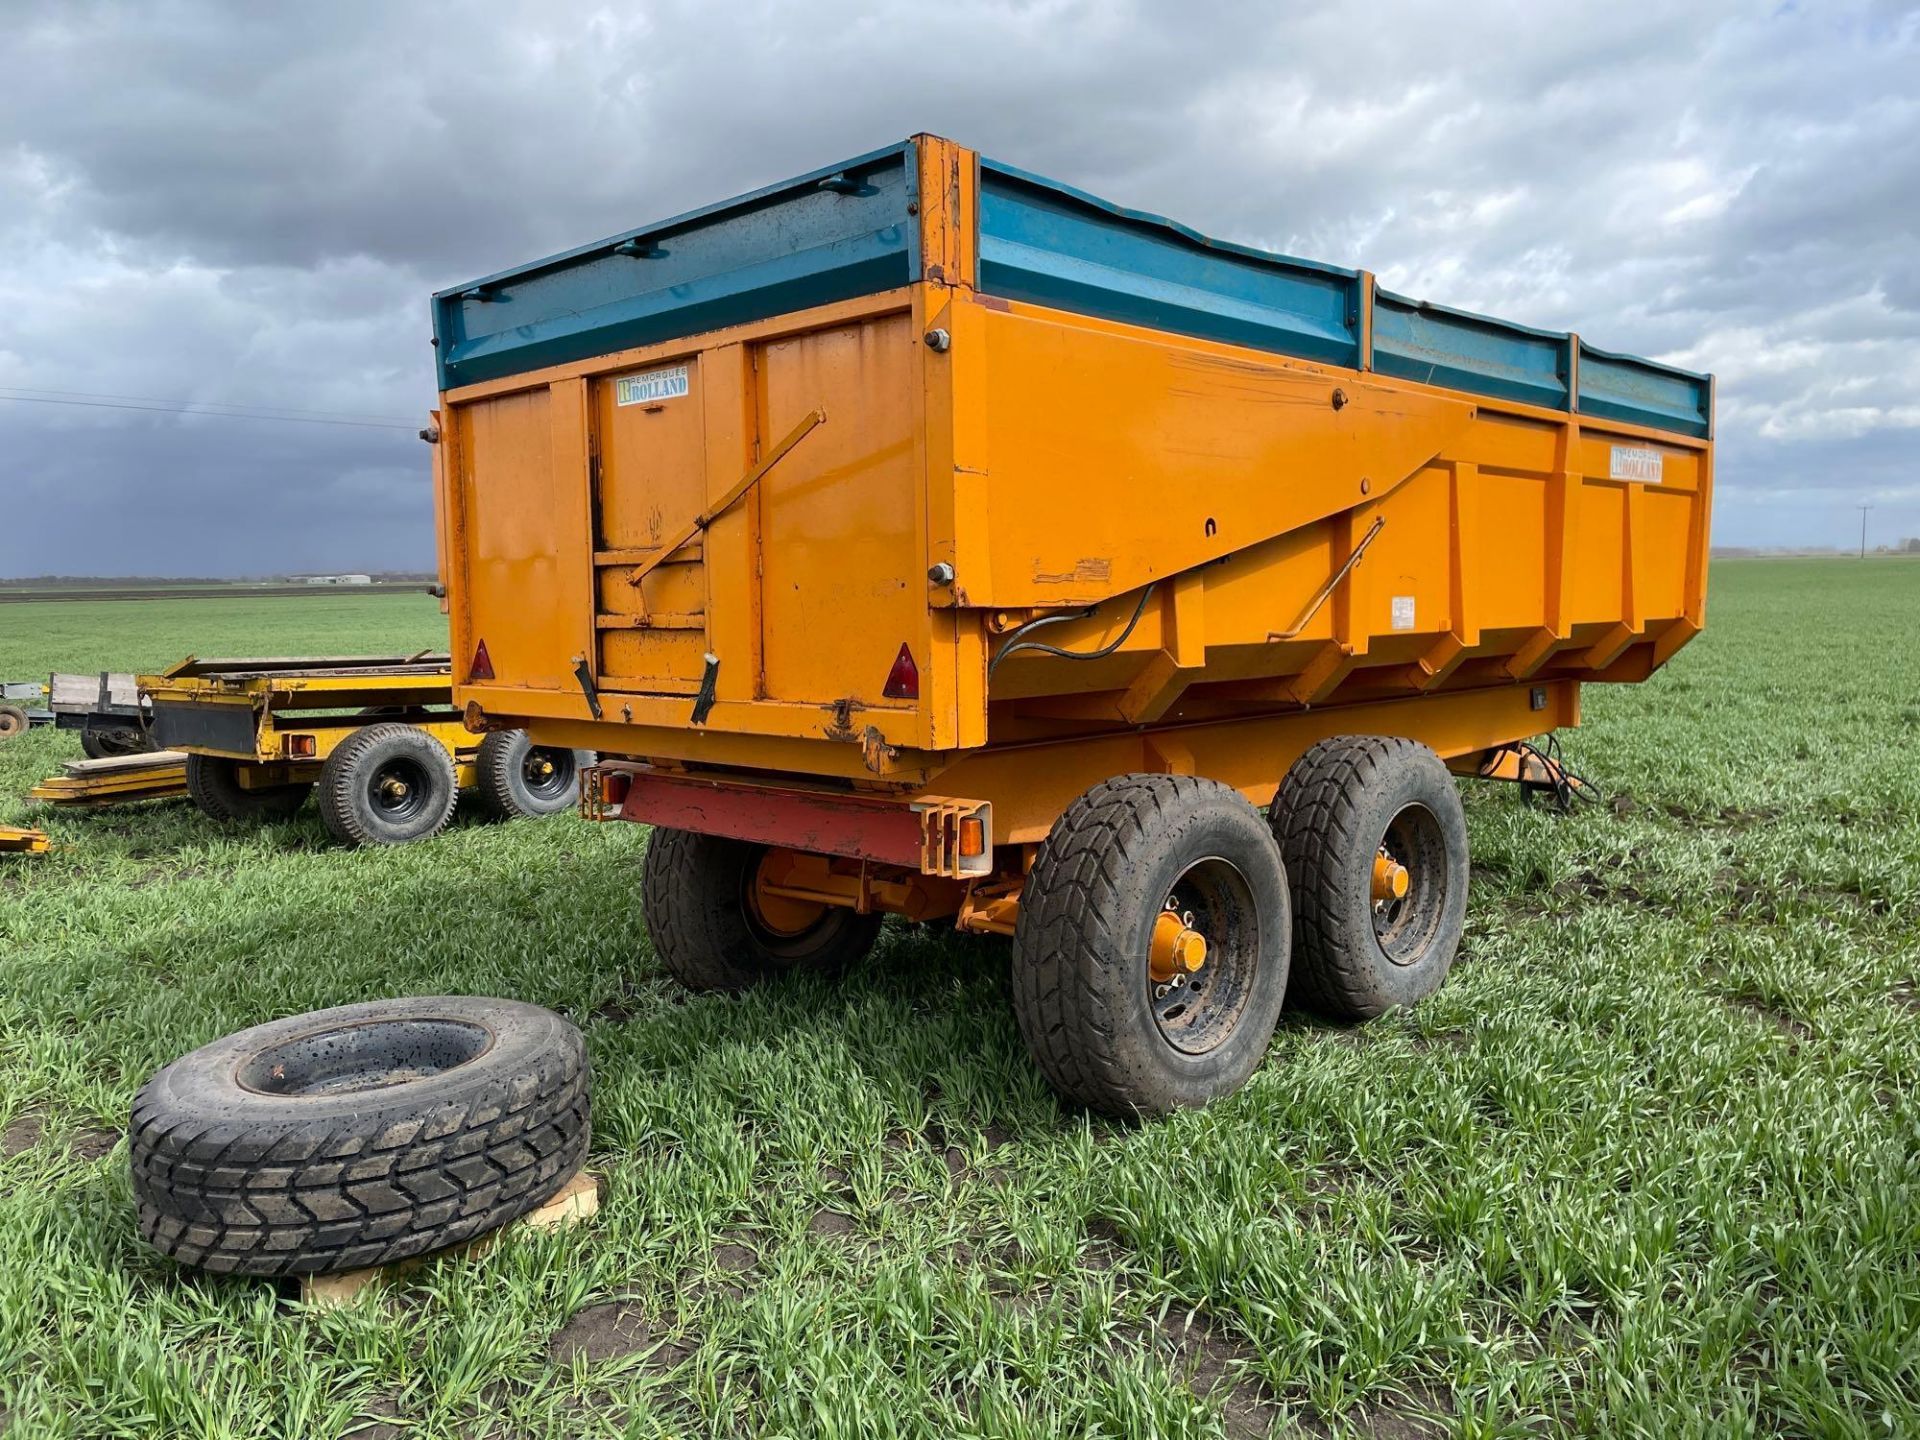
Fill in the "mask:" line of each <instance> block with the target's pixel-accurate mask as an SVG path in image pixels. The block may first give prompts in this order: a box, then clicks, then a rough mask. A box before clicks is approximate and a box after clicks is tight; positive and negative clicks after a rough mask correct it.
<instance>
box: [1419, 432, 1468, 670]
mask: <svg viewBox="0 0 1920 1440" xmlns="http://www.w3.org/2000/svg"><path fill="white" fill-rule="evenodd" d="M1448 471H1449V474H1448V480H1447V559H1448V566H1449V574H1448V577H1447V578H1448V606H1447V608H1448V622H1447V633H1446V634H1444V635H1442V636H1441V637H1440V638H1439V639H1438V640H1436V641H1434V643H1433V644H1432V645H1431V646H1429V647H1428V648H1427V653H1426V654H1424V655H1422V656H1421V657H1420V659H1419V661H1418V662H1417V663H1416V664H1415V666H1414V675H1413V680H1414V684H1415V686H1416V687H1417V688H1419V689H1421V690H1432V689H1434V688H1435V687H1436V686H1438V685H1440V684H1442V683H1443V682H1445V680H1446V679H1447V677H1448V676H1449V675H1451V674H1453V672H1454V671H1455V670H1456V669H1457V668H1458V667H1459V664H1460V662H1461V661H1462V660H1463V659H1465V658H1466V653H1467V651H1468V650H1470V649H1472V648H1473V647H1474V646H1475V645H1478V644H1479V643H1480V620H1479V606H1478V604H1477V598H1478V597H1476V596H1475V594H1474V593H1473V589H1472V586H1471V583H1470V581H1469V579H1468V577H1469V576H1470V575H1472V574H1474V573H1475V567H1476V565H1477V563H1478V554H1479V549H1478V544H1479V527H1478V526H1477V524H1476V523H1475V519H1474V517H1475V515H1476V513H1477V511H1476V508H1475V504H1474V502H1475V500H1476V499H1477V498H1478V491H1479V484H1480V467H1479V466H1478V465H1477V464H1475V463H1474V462H1473V461H1471V460H1455V461H1453V462H1452V463H1451V464H1450V465H1449V466H1448Z"/></svg>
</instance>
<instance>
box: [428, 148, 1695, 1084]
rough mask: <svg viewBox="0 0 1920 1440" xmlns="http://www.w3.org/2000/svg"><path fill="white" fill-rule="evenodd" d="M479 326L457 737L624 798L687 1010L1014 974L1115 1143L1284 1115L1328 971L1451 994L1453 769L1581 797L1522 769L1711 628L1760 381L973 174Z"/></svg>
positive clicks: (443, 455)
mask: <svg viewBox="0 0 1920 1440" xmlns="http://www.w3.org/2000/svg"><path fill="white" fill-rule="evenodd" d="M435 320H436V337H437V339H436V344H437V346H438V351H437V354H438V361H439V365H440V370H441V385H442V404H441V410H440V411H439V413H438V416H437V420H436V425H435V428H434V429H433V430H431V431H429V432H427V434H428V437H429V438H430V439H433V440H435V441H437V451H436V476H437V485H438V490H439V501H440V504H439V513H440V536H441V559H442V572H443V576H444V579H445V581H446V585H447V588H448V596H449V608H450V613H451V617H452V634H453V651H454V655H455V657H456V658H455V665H456V672H455V675H454V685H453V696H454V699H455V700H456V701H457V702H458V703H460V704H462V705H463V706H464V708H465V713H466V718H467V722H468V723H469V724H470V725H472V726H475V727H476V728H484V727H489V726H495V725H498V726H528V727H531V728H532V729H533V732H534V734H535V736H536V738H537V739H538V740H539V741H541V742H542V743H543V744H549V745H562V746H575V747H583V748H585V747H591V748H594V749H596V750H599V751H600V752H602V754H603V755H607V756H614V757H620V758H618V759H608V760H605V761H603V762H602V764H601V765H600V766H599V768H598V771H597V774H596V776H595V777H594V779H593V781H592V783H591V785H590V786H589V795H588V809H589V813H590V814H592V815H594V816H596V817H598V818H606V819H612V818H622V819H629V820H642V821H646V822H649V823H651V824H653V825H655V826H658V827H661V828H660V829H659V830H657V831H656V834H655V836H654V839H653V842H652V847H651V849H650V852H649V856H648V871H647V884H646V896H645V898H646V905H647V913H648V922H649V926H650V928H651V930H652V934H653V940H654V946H655V949H656V951H657V952H658V953H659V954H660V956H661V958H662V959H663V960H664V961H665V963H666V964H667V965H668V966H669V967H670V968H672V969H673V970H674V971H675V972H676V973H678V974H679V975H681V976H682V977H683V978H684V979H686V980H688V981H689V982H691V983H693V984H695V985H701V986H737V985H740V984H744V983H747V982H749V981H750V980H752V979H754V978H756V977H757V976H760V975H763V974H766V973H770V972H772V971H776V970H779V969H782V968H788V967H791V966H794V965H799V964H819V963H830V962H835V961H844V960H847V959H849V958H851V957H853V956H856V955H858V954H859V953H861V952H862V951H863V950H864V949H865V947H866V946H867V945H868V944H870V943H871V941H872V939H873V936H874V933H875V927H876V925H877V924H878V921H879V917H880V915H881V914H882V913H883V912H895V913H900V914H904V915H908V916H911V917H913V918H915V919H932V918H936V917H946V918H949V919H951V920H952V921H953V923H955V924H957V925H959V926H961V927H962V928H966V929H972V930H979V931H987V932H998V933H1006V934H1010V935H1012V936H1013V938H1014V942H1015V946H1014V950H1015V958H1014V969H1015V985H1014V994H1015V999H1016V1008H1017V1010H1018V1012H1019V1014H1020V1019H1021V1024H1022V1028H1023V1030H1024V1032H1025V1034H1026V1036H1027V1038H1028V1040H1029V1042H1030V1044H1031V1046H1032V1048H1033V1051H1034V1054H1035V1057H1036V1059H1037V1060H1038V1061H1039V1063H1040V1064H1041V1066H1042V1068H1043V1069H1045V1071H1046V1073H1047V1074H1048V1076H1049V1078H1050V1079H1052V1080H1053V1082H1054V1083H1055V1084H1056V1085H1057V1086H1058V1087H1059V1088H1060V1089H1061V1090H1062V1091H1063V1092H1064V1093H1066V1094H1068V1095H1070V1096H1072V1097H1074V1098H1076V1099H1079V1100H1081V1101H1084V1102H1086V1103H1088V1104H1091V1105H1094V1106H1096V1107H1099V1108H1102V1109H1107V1110H1114V1111H1142V1110H1161V1109H1165V1108H1167V1107H1168V1106H1171V1105H1180V1104H1195V1103H1201V1102H1203V1101H1205V1100H1206V1099H1208V1098H1210V1097H1212V1096H1215V1095H1218V1094H1220V1093H1222V1092H1223V1091H1225V1090H1229V1089H1231V1088H1233V1087H1234V1086H1236V1085H1238V1084H1239V1083H1241V1081H1242V1080H1244V1079H1245V1078H1246V1076H1247V1075H1248V1074H1249V1073H1250V1072H1251V1070H1252V1068H1253V1067H1254V1065H1256V1064H1257V1063H1258V1060H1259V1057H1260V1055H1261V1054H1263V1053H1264V1050H1265V1046H1266V1043H1267V1037H1268V1034H1269V1033H1270V1031H1271V1029H1272V1026H1273V1023H1274V1019H1275V1015H1276V1014H1277V1011H1278V1009H1279V1006H1280V1003H1281V998H1282V995H1283V994H1284V993H1286V991H1287V989H1288V985H1289V978H1290V975H1291V981H1292V986H1293V993H1294V994H1295V996H1296V998H1305V999H1308V1000H1310V1001H1312V1002H1313V1003H1316V1004H1318V1005H1319V1006H1320V1007H1321V1008H1322V1009H1324V1010H1327V1011H1329V1012H1332V1013H1335V1014H1341V1015H1352V1016H1363V1015H1368V1014H1374V1013H1378V1012H1379V1011H1380V1010H1382V1009H1384V1008H1386V1007H1387V1006H1389V1005H1393V1004H1400V1003H1407V1002H1410V1001H1412V1000H1416V999H1418V998H1419V997H1420V996H1422V995H1424V994H1427V993H1429V992H1430V991H1431V990H1432V989H1433V988H1434V987H1435V986H1437V985H1438V984H1439V983H1440V982H1441V980H1442V979H1443V978H1444V976H1445V974H1446V971H1447V968H1448V966H1449V965H1450V964H1451V961H1452V958H1453V954H1454V949H1455V946H1456V944H1457V940H1458V936H1459V932H1460V926H1461V921H1462V917H1463V914H1464V907H1465V895H1466V880H1467V853H1466V831H1465V824H1464V817H1463V815H1462V812H1461V809H1460V804H1459V799H1458V796H1457V793H1456V791H1455V788H1454V785H1453V782H1452V779H1451V777H1450V775H1449V770H1451V771H1453V772H1454V773H1459V774H1470V775H1489V776H1501V775H1504V776H1508V777H1511V778H1517V779H1522V780H1531V781H1536V782H1543V783H1546V784H1550V785H1557V784H1559V783H1560V782H1561V778H1562V777H1561V771H1560V769H1559V767H1558V766H1557V765H1556V764H1555V763H1553V762H1552V761H1550V760H1548V759H1546V758H1544V757H1543V756H1542V755H1541V754H1539V753H1537V752H1531V751H1526V750H1522V749H1521V748H1519V747H1521V746H1522V744H1523V743H1524V742H1525V741H1527V739H1528V738H1529V737H1532V736H1536V735H1539V734H1541V733H1542V732H1550V731H1553V730H1555V729H1557V728H1559V727H1562V726H1569V725H1574V724H1577V723H1578V720H1579V707H1580V687H1581V685H1582V684H1584V683H1586V682H1589V681H1637V680H1644V679H1646V678H1647V677H1648V676H1649V675H1651V674H1652V673H1653V672H1654V670H1656V669H1657V668H1658V667H1659V666H1660V665H1662V664H1663V663H1664V662H1665V661H1666V660H1668V659H1669V658H1670V657H1671V656H1672V655H1673V654H1674V653H1675V651H1677V650H1678V649H1679V648H1680V646H1682V645H1683V644H1685V643H1686V641H1687V640H1688V639H1689V638H1690V637H1692V636H1693V635H1695V634H1697V633H1698V632H1699V630H1700V627H1701V625H1702V623H1703V620H1704V614H1705V589H1706V561H1707V535H1708V511H1709V504H1710V497H1711V494H1712V480H1713V467H1712V459H1713V449H1712V442H1711V438H1710V436H1711V417H1712V385H1711V380H1710V378H1709V377H1706V376H1700V375H1693V374H1689V373H1687V372H1684V371H1679V370H1675V369H1672V368H1671V367H1667V366H1663V365H1658V364H1654V363H1652V362H1648V361H1642V360H1637V359H1633V358H1631V357H1627V356H1622V355H1617V354H1614V353H1612V352H1609V351H1605V350H1601V349H1599V348H1597V347H1595V346H1592V345H1590V344H1588V343H1587V342H1585V341H1583V340H1582V339H1580V338H1579V337H1578V336H1574V335H1568V334H1561V333H1555V332H1545V331H1538V330H1532V329H1529V328H1526V327H1523V326H1517V325H1512V324H1509V323H1507V322H1503V321H1498V320H1493V319H1489V318H1487V317H1482V316H1475V315H1467V314H1464V313H1462V312H1458V311H1452V310H1447V309H1445V308H1442V307H1437V306H1432V305H1427V304H1423V303H1419V302H1415V301H1412V300H1408V299H1406V298H1404V297H1401V296H1398V295H1394V294H1391V293H1390V292H1388V291H1386V290H1383V289H1381V288H1380V287H1379V286H1377V285H1376V283H1375V281H1374V279H1373V277H1372V276H1371V275H1370V274H1368V273H1367V272H1365V271H1355V270H1343V269H1340V268H1338V267H1333V266H1326V265H1317V264H1313V263H1311V262H1306V261H1299V260H1294V259H1290V258H1287V257H1283V256H1275V255H1270V254H1265V253H1262V252H1257V251H1252V250H1248V249H1245V248H1243V247H1238V246H1232V245H1225V244H1222V243H1220V242H1216V241H1211V240H1208V239H1205V238H1204V237H1201V236H1198V235H1196V234H1195V233H1194V232H1192V231H1190V230H1187V229H1185V228H1184V227H1181V226H1177V225H1174V224H1172V223H1170V222H1168V221H1165V220H1162V219H1160V218H1158V217H1156V216H1151V215H1144V214H1140V213H1137V212H1132V211H1127V210H1122V209H1119V208H1117V207H1115V206H1112V205H1110V204H1107V203H1106V202H1103V201H1100V200H1097V199H1095V198H1094V197H1092V196H1088V195H1085V194H1083V193H1081V192H1079V191H1076V190H1073V189H1070V188H1069V187H1065V186H1061V185H1057V184H1055V183H1053V182H1050V181H1046V180H1043V179H1041V178H1040V177H1038V176H1033V175H1029V174H1027V173H1025V172H1023V171H1019V170H1017V169H1014V168H1013V167H1010V166H1006V165H1002V164H998V163H996V162H993V161H991V160H988V159H985V158H983V157H981V156H979V155H977V154H976V153H974V152H972V151H969V150H966V149H964V148H962V147H960V146H957V145H955V144H953V143H951V142H949V141H945V140H941V139H938V138H935V137H931V136H919V137H916V138H915V139H913V140H911V141H909V142H906V143H905V144H903V145H899V146H893V147H889V148H888V149H885V150H881V151H875V152H873V153H872V154H870V155H866V156H862V157H860V158H859V159H857V160H854V161H850V162H848V163H846V164H844V165H840V166H835V167H832V168H831V169H828V170H823V171H819V172H816V173H814V174H812V175H808V176H803V177H801V178H799V179H798V180H795V181H792V182H788V183H786V184H784V185H779V186H774V187H770V188H769V189H767V190H763V191H759V192H756V193H755V194H753V195H749V196H745V197H742V198H741V199H739V200H736V201H731V202H727V203H726V204H723V205H719V206H714V207H710V208H708V209H705V210H700V211H695V212H692V213H690V214H688V215H683V216H680V217H678V218H676V219H674V220H670V221H666V222H663V223H661V224H659V225H654V226H649V227H647V228H645V229H644V230H641V231H636V232H633V233H631V234H628V235H623V236H617V237H613V238H611V239H609V240H606V241H602V242H598V243H596V244H594V245H589V246H584V247H582V248H580V249H578V250H575V251H570V252H567V253H566V254H564V255H559V256H555V257H552V258H550V259H548V260H544V261H540V262H536V263H535V264H532V265H529V266H524V267H521V268H519V269H516V270H511V271H505V272H502V273H500V274H497V275H494V276H490V277H488V278H487V279H484V280H481V281H478V282H475V283H473V284H471V285H467V286H462V287H459V288H457V289H454V290H449V291H446V292H443V293H442V294H440V295H438V296H436V297H435ZM1254 807H1260V809H1259V810H1256V809H1255V808H1254ZM1263 812H1264V813H1263Z"/></svg>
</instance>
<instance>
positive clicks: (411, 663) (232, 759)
mask: <svg viewBox="0 0 1920 1440" xmlns="http://www.w3.org/2000/svg"><path fill="white" fill-rule="evenodd" d="M451 687H452V675H451V671H450V668H449V663H448V657H447V656H445V655H433V654H428V653H426V652H421V653H418V654H414V655H406V656H338V657H331V658H294V659H251V660H201V659H199V658H198V657H195V656H189V657H188V658H187V659H185V660H182V661H181V662H180V663H179V664H177V665H175V666H173V667H172V668H170V669H168V670H166V671H164V672H162V673H161V674H158V675H142V676H141V677H140V691H141V694H142V696H143V697H145V699H146V700H147V701H148V702H150V704H151V707H152V718H151V721H150V727H151V731H152V734H153V737H154V739H155V740H156V742H157V743H159V744H160V745H161V746H162V747H163V748H165V749H167V750H170V751H181V752H185V755H186V767H185V783H186V790H187V793H188V794H189V795H191V796H192V797H193V801H194V803H195V804H196V805H197V806H199V808H200V809H201V810H202V811H203V812H204V813H205V814H207V815H209V816H211V817H212V818H214V819H218V820H276V819H285V818H287V817H288V816H290V815H292V814H293V813H294V812H295V811H297V810H298V809H299V808H300V807H301V805H303V804H304V803H305V801H306V798H307V795H308V793H309V792H310V791H314V790H317V791H318V796H317V799H318V801H319V805H320V813H321V815H322V817H323V818H324V819H325V821H326V824H327V828H328V829H329V830H330V831H332V832H333V835H334V836H335V838H336V839H338V840H340V841H341V842H342V843H343V844H348V845H371V844H386V845H392V844H401V843H404V842H406V841H409V840H419V839H424V838H426V837H427V836H430V835H434V834H437V833H439V831H440V830H442V829H444V828H445V826H446V824H447V822H448V821H449V820H450V819H451V818H452V817H453V811H454V805H455V803H456V801H457V799H458V796H459V792H460V791H461V790H462V789H475V790H478V791H479V793H480V795H481V798H482V800H483V802H484V803H485V804H486V805H487V806H488V808H489V809H490V810H492V811H493V812H494V813H496V814H498V815H500V816H502V817H503V818H510V817H512V816H516V815H543V814H552V813H554V812H556V811H559V810H565V809H569V808H571V807H572V805H573V804H574V801H575V797H576V794H577V789H578V772H579V768H580V766H579V758H580V757H576V756H575V754H574V753H573V752H572V751H571V750H564V749H562V750H555V749H551V748H549V747H544V746H535V745H533V744H532V743H531V742H530V740H529V739H528V737H527V735H526V733H525V732H524V731H518V730H510V731H501V732H499V733H496V734H491V735H488V736H486V737H485V738H482V737H480V736H478V735H475V734H473V733H472V732H471V731H469V730H467V729H466V727H465V726H464V725H463V724H462V723H461V718H460V713H459V712H458V711H457V710H455V709H453V708H452V694H451Z"/></svg>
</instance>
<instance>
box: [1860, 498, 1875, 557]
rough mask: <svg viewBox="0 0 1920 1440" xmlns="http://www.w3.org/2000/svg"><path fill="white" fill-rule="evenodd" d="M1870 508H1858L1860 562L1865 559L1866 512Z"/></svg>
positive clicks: (1870, 507) (1863, 506) (1864, 506)
mask: <svg viewBox="0 0 1920 1440" xmlns="http://www.w3.org/2000/svg"><path fill="white" fill-rule="evenodd" d="M1872 508H1873V506H1871V505H1862V506H1861V507H1860V558H1861V559H1862V560H1864V559H1866V558H1867V511H1869V510H1871V509H1872Z"/></svg>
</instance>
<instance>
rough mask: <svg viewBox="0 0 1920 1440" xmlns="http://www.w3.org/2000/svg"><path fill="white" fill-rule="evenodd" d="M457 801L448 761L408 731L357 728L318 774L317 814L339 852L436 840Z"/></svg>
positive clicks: (422, 735) (392, 726) (426, 738)
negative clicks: (340, 847) (342, 848)
mask: <svg viewBox="0 0 1920 1440" xmlns="http://www.w3.org/2000/svg"><path fill="white" fill-rule="evenodd" d="M459 798H460V782H459V775H458V772H456V771H455V770H454V768H453V756H452V755H450V754H448V753H447V747H446V746H444V745H442V744H441V743H440V742H439V741H438V740H436V739H434V738H433V736H431V735H429V734H428V733H427V732H426V731H424V730H422V729H420V728H419V727H417V726H414V725H405V724H401V723H398V722H396V721H385V722H382V723H381V724H378V725H366V726H362V727H361V728H360V729H358V730H356V731H354V732H353V734H351V735H349V736H348V737H347V738H346V739H345V740H342V741H341V742H340V744H339V745H337V746H336V747H334V751H333V753H332V754H331V755H329V756H327V763H326V764H325V765H323V766H321V767H320V814H321V816H322V817H323V818H324V819H325V820H326V822H327V829H328V830H330V831H332V832H333V836H334V838H335V839H336V840H338V841H340V843H341V844H343V845H404V844H406V843H407V842H408V841H409V840H424V839H426V838H427V837H428V836H430V835H438V834H439V833H440V832H441V831H442V830H444V829H446V827H447V822H448V821H449V820H451V819H452V818H453V807H454V802H455V801H457V800H458V799H459Z"/></svg>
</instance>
